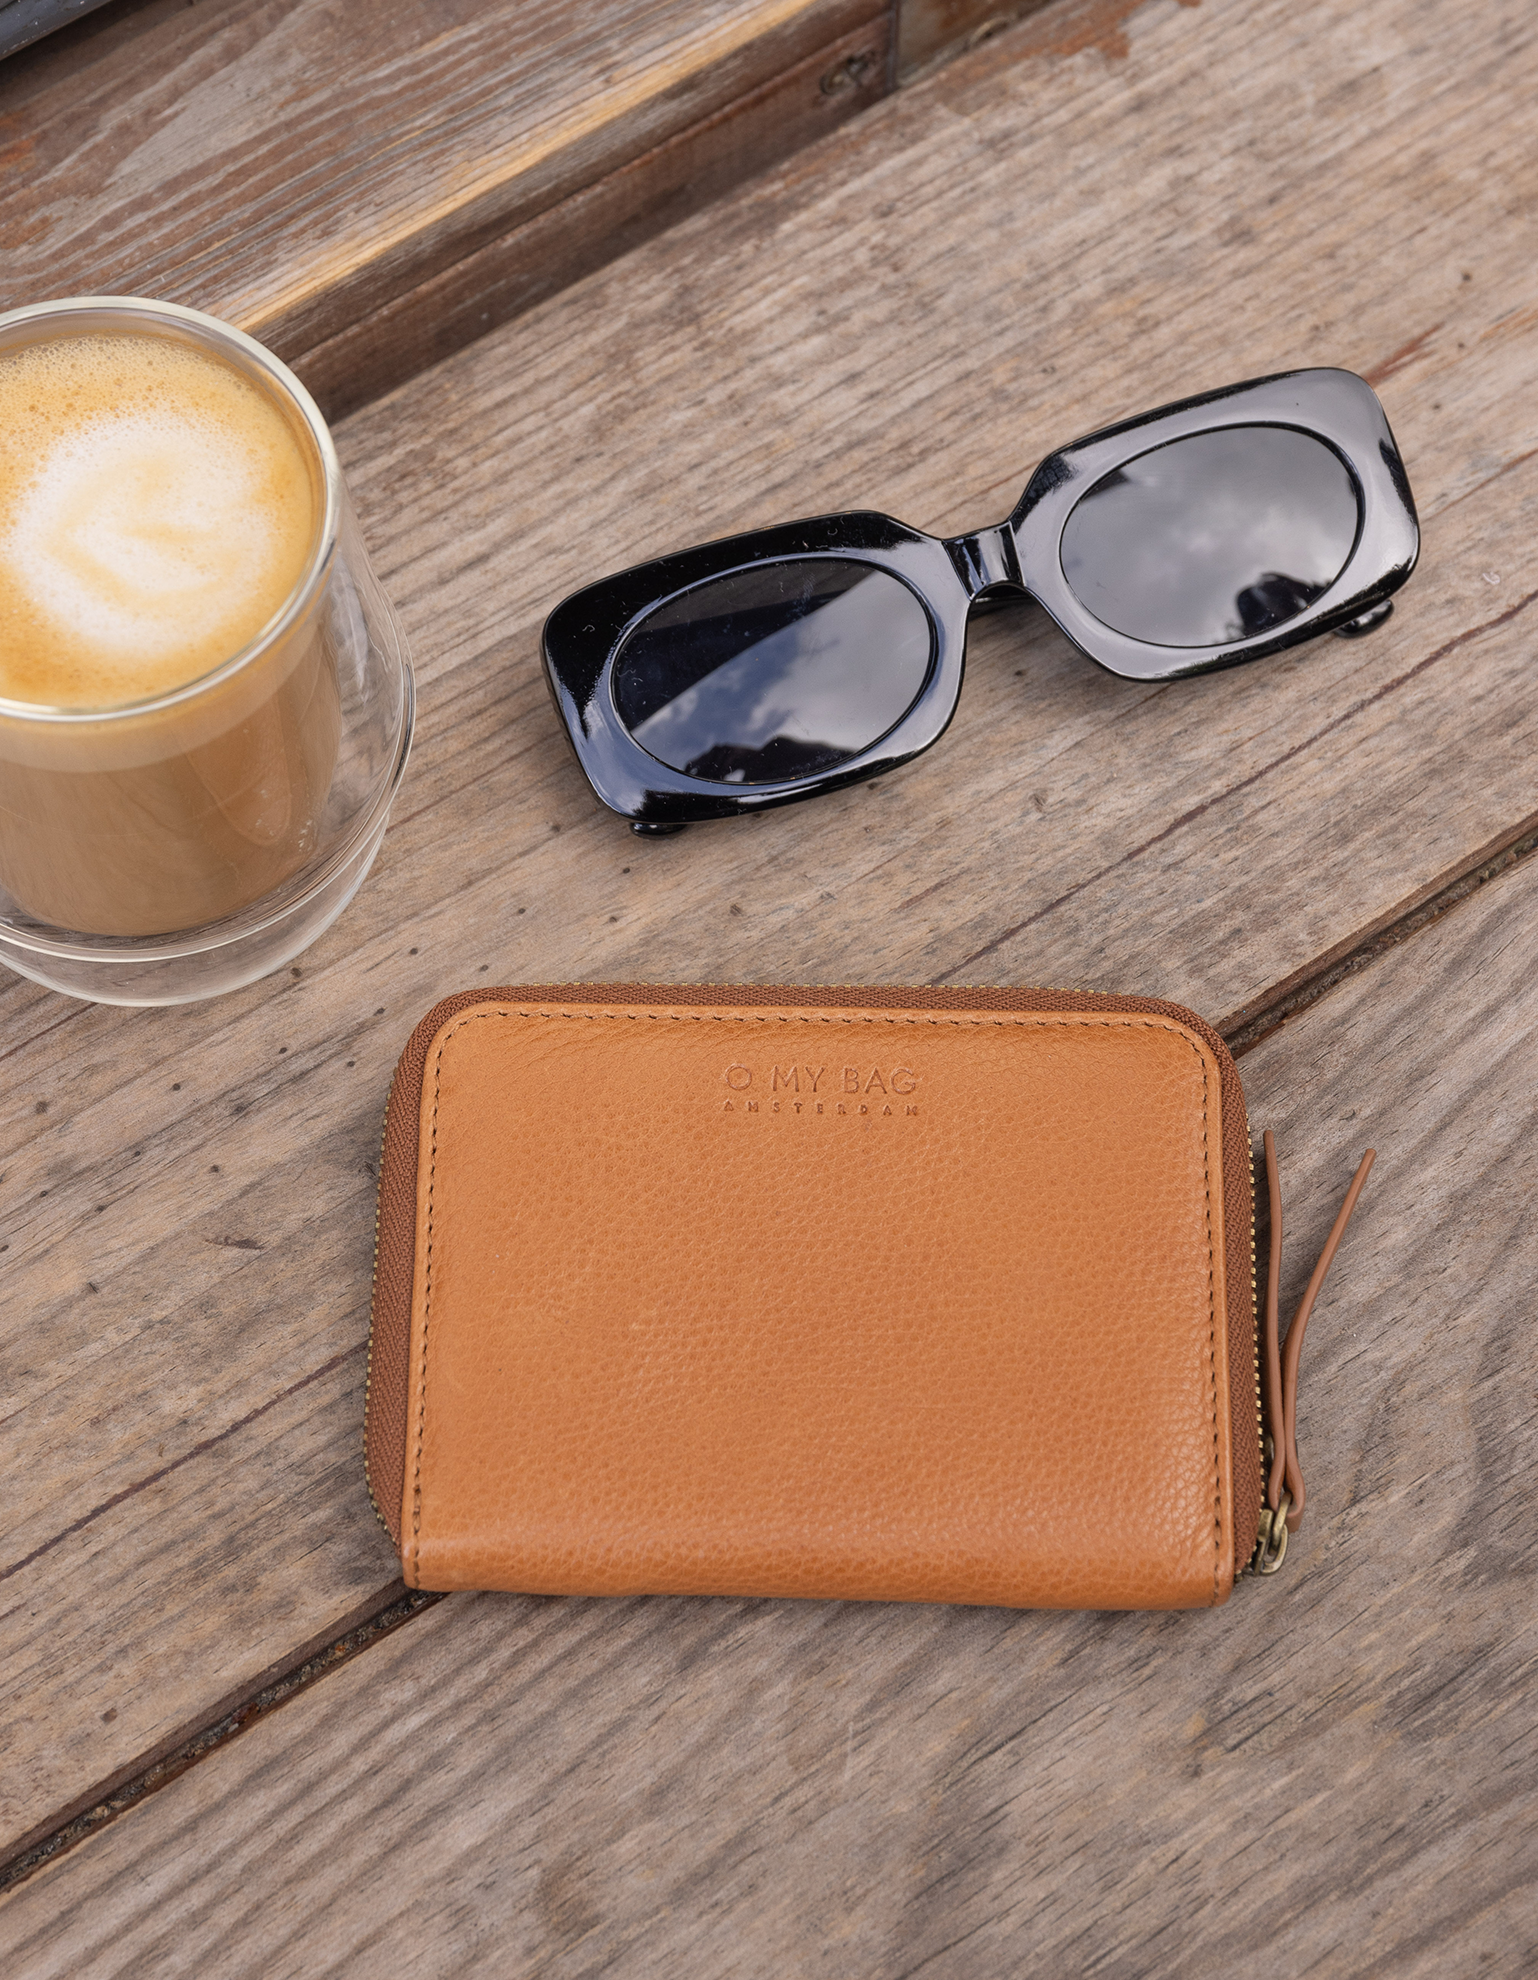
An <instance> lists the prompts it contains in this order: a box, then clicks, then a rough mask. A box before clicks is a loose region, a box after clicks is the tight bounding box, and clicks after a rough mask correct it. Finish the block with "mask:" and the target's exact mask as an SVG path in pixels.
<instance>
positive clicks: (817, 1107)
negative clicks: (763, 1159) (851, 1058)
mask: <svg viewBox="0 0 1538 1980" xmlns="http://www.w3.org/2000/svg"><path fill="white" fill-rule="evenodd" d="M720 1083H721V1085H722V1086H725V1087H727V1088H729V1089H730V1091H729V1092H728V1094H727V1096H726V1098H725V1099H724V1100H723V1101H722V1103H721V1111H722V1112H723V1113H726V1114H758V1113H765V1114H779V1113H785V1114H808V1115H812V1116H813V1117H815V1116H816V1115H818V1114H824V1115H832V1116H834V1117H837V1116H838V1115H839V1114H844V1115H851V1114H852V1115H860V1114H864V1115H866V1116H867V1117H869V1116H871V1115H875V1116H876V1117H877V1118H878V1119H879V1118H881V1117H883V1116H888V1117H890V1118H892V1119H894V1120H895V1119H897V1118H898V1117H899V1116H901V1117H903V1118H905V1119H907V1118H911V1117H912V1116H914V1115H916V1114H917V1113H918V1102H917V1101H916V1100H914V1099H913V1098H911V1097H910V1096H912V1095H913V1094H914V1093H916V1092H917V1090H918V1084H919V1076H918V1074H917V1073H916V1072H915V1071H914V1070H913V1068H912V1067H911V1066H887V1065H855V1066H827V1065H822V1066H807V1065H800V1064H791V1065H780V1064H778V1063H775V1064H772V1065H767V1066H748V1065H744V1064H742V1062H741V1061H740V1060H739V1061H737V1062H735V1063H734V1064H732V1065H729V1066H728V1067H727V1068H726V1070H725V1071H724V1072H723V1073H722V1074H721V1081H720Z"/></svg>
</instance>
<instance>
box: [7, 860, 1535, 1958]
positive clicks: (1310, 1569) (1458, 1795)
mask: <svg viewBox="0 0 1538 1980" xmlns="http://www.w3.org/2000/svg"><path fill="white" fill-rule="evenodd" d="M1535 916H1538V867H1535V866H1533V865H1531V864H1530V865H1528V866H1526V867H1525V868H1523V869H1521V870H1519V872H1518V873H1517V874H1515V875H1513V876H1508V877H1507V878H1505V879H1503V880H1500V881H1498V882H1496V883H1494V884H1493V885H1492V886H1491V887H1489V888H1488V889H1486V890H1485V891H1484V892H1483V893H1482V894H1481V895H1480V896H1479V897H1478V898H1477V899H1476V900H1475V901H1473V902H1471V903H1469V904H1466V905H1465V906H1463V907H1461V908H1459V909H1457V910H1455V911H1454V912H1453V913H1452V914H1451V915H1449V916H1448V917H1447V918H1446V919H1444V920H1443V921H1441V922H1439V923H1438V924H1437V925H1436V926H1435V927H1434V928H1432V929H1431V930H1429V931H1428V932H1426V933H1424V934H1422V935H1421V936H1419V937H1417V938H1416V940H1415V941H1414V942H1412V943H1411V944H1409V945H1407V946H1405V947H1404V948H1402V949H1400V950H1397V951H1396V952H1394V954H1393V955H1392V956H1391V957H1389V958H1388V959H1386V960H1385V961H1383V962H1381V963H1379V964H1378V965H1377V966H1376V967H1375V968H1374V969H1372V970H1371V971H1369V972H1367V973H1366V974H1365V975H1363V976H1362V977H1360V978H1358V979H1357V980H1356V981H1354V982H1353V983H1351V984H1350V985H1349V986H1347V987H1346V988H1344V989H1343V990H1341V991H1339V992H1337V993H1336V994H1335V995H1333V996H1332V997H1330V998H1328V999H1327V1000H1326V1001H1325V1002H1323V1003H1322V1004H1320V1005H1319V1006H1318V1007H1317V1008H1316V1009H1315V1010H1314V1011H1312V1012H1311V1013H1310V1014H1309V1015H1308V1016H1307V1017H1306V1018H1304V1019H1302V1020H1300V1021H1299V1022H1298V1023H1297V1024H1296V1025H1289V1026H1288V1027H1286V1028H1285V1029H1284V1030H1283V1031H1282V1032H1280V1033H1278V1034H1276V1035H1275V1036H1274V1037H1273V1038H1271V1039H1269V1040H1267V1041H1266V1043H1265V1044H1263V1045H1262V1046H1260V1047H1259V1048H1258V1049H1257V1050H1256V1051H1255V1052H1254V1053H1252V1054H1251V1055H1249V1056H1248V1057H1247V1059H1246V1060H1245V1062H1244V1074H1245V1080H1246V1085H1247V1088H1248V1093H1249V1098H1250V1103H1251V1108H1252V1111H1253V1114H1254V1117H1255V1118H1256V1119H1257V1120H1258V1121H1264V1122H1269V1123H1271V1124H1273V1125H1274V1126H1275V1128H1276V1130H1277V1133H1278V1136H1279V1140H1280V1145H1281V1149H1282V1157H1283V1163H1284V1169H1285V1175H1286V1180H1287V1183H1288V1185H1289V1191H1288V1194H1289V1206H1288V1207H1289V1213H1290V1214H1289V1230H1290V1232H1291V1238H1290V1244H1289V1249H1288V1252H1287V1257H1286V1270H1285V1280H1284V1292H1285V1294H1286V1296H1287V1298H1288V1300H1289V1302H1291V1301H1294V1300H1295V1299H1296V1298H1297V1296H1298V1293H1299V1292H1300V1291H1301V1287H1302V1282H1303V1279H1304V1277H1305V1276H1306V1273H1307V1269H1308V1266H1309V1264H1310V1263H1311V1262H1312V1258H1313V1255H1314V1252H1315V1250H1316V1249H1317V1247H1318V1245H1319V1243H1320V1242H1321V1240H1322V1238H1323V1236H1324V1233H1325V1231H1326V1229H1327V1228H1328V1224H1329V1220H1330V1217H1331V1214H1332V1212H1333V1208H1334V1202H1335V1199H1336V1198H1337V1197H1338V1195H1339V1192H1340V1190H1341V1188H1342V1186H1343V1184H1344V1181H1345V1179H1346V1177H1347V1176H1348V1175H1349V1173H1350V1169H1351V1166H1352V1165H1353V1163H1354V1162H1355V1160H1356V1157H1357V1155H1358V1154H1359V1153H1360V1150H1361V1147H1362V1146H1363V1144H1364V1143H1367V1142H1372V1143H1374V1144H1376V1146H1377V1148H1378V1151H1379V1161H1378V1166H1377V1169H1376V1170H1375V1172H1374V1175H1373V1178H1372V1181H1371V1183H1370V1185H1369V1192H1368V1195H1367V1197H1366V1198H1365V1199H1364V1202H1363V1206H1362V1209H1361V1210H1360V1211H1359V1213H1358V1216H1359V1221H1358V1222H1357V1223H1356V1224H1355V1225H1353V1228H1352V1231H1351V1234H1350V1236H1349V1238H1348V1240H1347V1245H1346V1248H1345V1250H1344V1252H1343V1253H1342V1256H1341V1258H1340V1260H1339V1261H1338V1264H1337V1267H1336V1276H1335V1278H1334V1280H1333V1281H1332V1284H1331V1286H1330V1287H1329V1288H1328V1289H1327V1292H1326V1295H1325V1299H1324V1301H1323V1303H1322V1305H1321V1307H1320V1310H1319V1312H1318V1314H1317V1316H1316V1318H1315V1321H1314V1324H1313V1327H1312V1328H1311V1330H1310V1336H1309V1348H1308V1358H1307V1363H1306V1366H1305V1381H1304V1386H1303V1411H1302V1437H1303V1446H1304V1451H1305V1462H1306V1466H1307V1471H1308V1477H1309V1485H1310V1492H1309V1512H1308V1515H1307V1518H1306V1520H1305V1523H1304V1525H1303V1527H1302V1528H1301V1529H1300V1531H1299V1533H1298V1535H1297V1536H1296V1537H1295V1539H1294V1541H1293V1544H1292V1548H1291V1549H1290V1550H1289V1558H1288V1561H1287V1564H1286V1566H1285V1567H1284V1568H1283V1570H1282V1572H1281V1573H1280V1574H1279V1575H1278V1576H1277V1577H1276V1578H1275V1579H1273V1580H1271V1581H1269V1582H1261V1583H1248V1584H1241V1586H1240V1587H1239V1588H1238V1589H1236V1591H1235V1593H1234V1596H1233V1598H1232V1600H1231V1601H1230V1603H1229V1604H1228V1606H1227V1607H1226V1608H1225V1609H1223V1610H1220V1611H1217V1612H1215V1613H1214V1614H1211V1615H1200V1616H1197V1615H1192V1616H1180V1617H1152V1616H1053V1615H1020V1616H1010V1615H1001V1614H997V1613H989V1612H984V1611H967V1610H961V1609H924V1608H901V1607H880V1606H877V1607H868V1608H867V1607H863V1606H861V1605H857V1604H821V1603H819V1604H797V1603H772V1602H720V1601H694V1602H680V1601H661V1600H652V1601H626V1602H615V1603H607V1604H606V1603H602V1602H582V1601H557V1600H549V1599H545V1600H537V1599H529V1598H517V1597H496V1596H481V1597H463V1596H451V1597H449V1598H448V1599H447V1600H446V1601H445V1602H443V1603H442V1604H440V1605H439V1606H438V1607H437V1608H435V1609H433V1610H432V1611H430V1612H429V1613H427V1614H426V1615H424V1616H422V1617H421V1618H419V1619H418V1620H416V1621H415V1622H413V1623H411V1624H409V1625H408V1626H407V1627H406V1628H404V1629H402V1630H401V1631H399V1632H398V1633H397V1634H396V1635H395V1636H394V1637H392V1638H390V1639H388V1640H387V1641H386V1642H385V1643H383V1644H382V1645H380V1646H379V1648H378V1649H377V1650H375V1651H372V1652H370V1653H369V1654H368V1655H367V1656H365V1657H364V1658H362V1659H360V1660H359V1661H358V1662H357V1663H355V1664H352V1665H349V1666H347V1667H346V1668H345V1669H343V1670H342V1671H341V1672H340V1673H339V1674H338V1675H337V1676H336V1677H334V1678H331V1679H327V1680H326V1681H325V1682H324V1683H322V1684H321V1685H319V1686H318V1687H317V1688H316V1689H315V1690H314V1691H312V1692H310V1693H308V1694H306V1695H305V1696H304V1697H302V1698H301V1699H299V1700H298V1701H297V1702H295V1703H294V1704H293V1705H292V1706H289V1707H286V1708H285V1709H284V1710H283V1711H282V1712H280V1713H279V1714H277V1715H276V1716H275V1717H274V1718H273V1719H272V1720H270V1721H266V1722H264V1723H262V1724H261V1725H259V1726H258V1727H257V1728H256V1729H255V1730H254V1731H252V1732H251V1733H249V1734H248V1735H246V1736H245V1737H244V1738H242V1739H241V1740H239V1741H238V1742H237V1743H236V1744H235V1745H233V1746H232V1747H230V1748H228V1749H227V1750H225V1751H223V1752H221V1753H219V1754H217V1755H215V1756H214V1757H213V1758H212V1759H211V1760H209V1761H208V1762H206V1763H205V1764H204V1765H203V1766H202V1767H200V1768H198V1769H197V1770H195V1771H194V1772H193V1773H191V1774H189V1775H187V1776H185V1777H183V1778H182V1779H181V1780H179V1781H177V1782H175V1783H173V1784H172V1785H171V1786H170V1787H169V1788H167V1789H165V1790H163V1791H162V1792H161V1793H160V1794H158V1795H156V1796H154V1797H152V1798H151V1799H150V1800H149V1801H147V1802H146V1803H145V1804H144V1805H143V1806H142V1808H140V1809H139V1810H137V1811H135V1812H133V1813H131V1814H129V1815H127V1816H125V1817H124V1818H122V1820H120V1821H119V1822H118V1823H117V1824H115V1825H114V1826H113V1827H112V1828H110V1829H108V1830H106V1831H104V1832H103V1833H101V1834H100V1835H99V1836H97V1837H96V1838H94V1839H93V1840H91V1841H90V1842H88V1843H86V1844H84V1845H83V1846H82V1847H81V1848H80V1849H79V1850H78V1851H76V1852H75V1853H74V1854H73V1855H71V1856H69V1857H67V1858H65V1859H64V1860H63V1861H62V1862H61V1863H60V1864H59V1865H57V1866H56V1867H54V1868H52V1869H47V1870H44V1871H42V1872H40V1873H39V1874H38V1875H37V1877H35V1878H34V1879H33V1880H32V1882H31V1883H30V1884H28V1885H25V1886H23V1887H21V1888H20V1889H19V1890H18V1891H17V1892H16V1893H15V1894H14V1895H13V1896H12V1897H11V1898H10V1899H9V1900H7V1901H5V1902H3V1903H0V1944H4V1945H5V1946H6V1947H7V1948H8V1949H9V1953H10V1957H11V1959H12V1961H13V1962H15V1965H16V1970H19V1971H22V1972H25V1973H26V1974H28V1975H29V1976H33V1975H35V1976H44V1975H54V1974H58V1975H67V1974H78V1973H82V1972H84V1973H90V1974H96V1973H117V1972H134V1971H143V1972H154V1973H157V1974H178V1973H188V1974H199V1975H214V1974H217V1975H220V1976H224V1975H230V1976H235V1975H246V1974H252V1975H255V1974H261V1975H263V1976H272V1980H277V1976H280V1975H299V1974H305V1975H315V1974H322V1973H341V1972H346V1971H350V1970H356V1967H355V1966H354V1964H353V1963H354V1962H362V1961H364V1960H367V1961H368V1962H369V1963H370V1964H371V1965H372V1966H375V1967H377V1968H378V1969H379V1970H382V1971H386V1972H405V1971H408V1970H409V1971H410V1972H412V1973H413V1974H424V1975H430V1974H461V1973H483V1972H484V1973H506V1972H509V1971H519V1972H543V1971H554V1970H559V1971H560V1972H562V1973H570V1974H573V1975H578V1974H597V1973H601V1972H610V1971H615V1970H620V1971H624V1972H627V1973H658V1974H661V1973H676V1972H682V1971H690V1972H710V1973H721V1974H732V1975H773V1974H782V1973H795V1974H848V1973H873V1974H874V1973H879V1974H890V1975H909V1974H917V1973H923V1972H929V1971H933V1972H943V1973H945V1974H946V1975H947V1976H955V1980H970V1977H971V1976H978V1977H979V1980H984V1976H987V1980H991V1976H994V1975H997V1974H999V1973H1001V1972H1019V1971H1026V1970H1028V1971H1032V1972H1043V1973H1085V1972H1107V1973H1112V1974H1127V1975H1138V1976H1150V1975H1156V1974H1169V1975H1180V1976H1182V1980H1184V1976H1191V1975H1227V1974H1231V1973H1233V1972H1236V1971H1242V1970H1244V1969H1245V1968H1246V1967H1247V1966H1248V1965H1249V1964H1251V1963H1252V1961H1253V1959H1254V1958H1255V1957H1256V1956H1257V1953H1258V1951H1259V1948H1260V1947H1261V1946H1262V1945H1263V1946H1264V1963H1265V1967H1266V1970H1267V1971H1268V1972H1270V1973H1274V1974H1276V1975H1278V1976H1289V1975H1300V1974H1305V1973H1350V1974H1368V1973H1374V1974H1376V1973H1382V1974H1390V1973H1391V1974H1393V1975H1395V1976H1396V1980H1398V1977H1400V1976H1415V1975H1427V1976H1442V1975H1446V1974H1449V1973H1458V1974H1465V1973H1492V1974H1516V1973H1519V1972H1522V1971H1527V1970H1530V1968H1529V1967H1528V1964H1527V1961H1528V1958H1529V1957H1530V1956H1531V1955H1532V1954H1533V1953H1534V1952H1538V1764H1535V1763H1538V1751H1535V1745H1538V1739H1535V1733H1538V1712H1535V1708H1534V1703H1533V1691H1532V1686H1533V1680H1534V1677H1535V1676H1538V1604H1535V1602H1534V1593H1535V1578H1538V1539H1535V1536H1534V1533H1533V1530H1532V1522H1531V1521H1530V1520H1529V1519H1527V1518H1526V1517H1525V1506H1526V1502H1527V1492H1528V1478H1529V1476H1530V1473H1531V1469H1532V1466H1533V1464H1534V1462H1535V1461H1538V1415H1535V1410H1534V1405H1533V1396H1534V1391H1535V1387H1538V1338H1535V1335H1534V1332H1533V1329H1532V1326H1531V1324H1530V1318H1531V1312H1530V1309H1531V1285H1532V1279H1533V1272H1534V1267H1535V1264H1538V1252H1535V1244H1534V1239H1533V1235H1532V1230H1531V1219H1530V1215H1529V1207H1530V1204H1531V1201H1532V1197H1533V1193H1534V1192H1535V1190H1538V1096H1535V1091H1534V1084H1533V1078H1532V1067H1533V1053H1534V1045H1535V1039H1538V980H1535V976H1534V972H1533V968H1532V938H1531V930H1532V927H1533V925H1534V919H1535Z"/></svg>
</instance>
